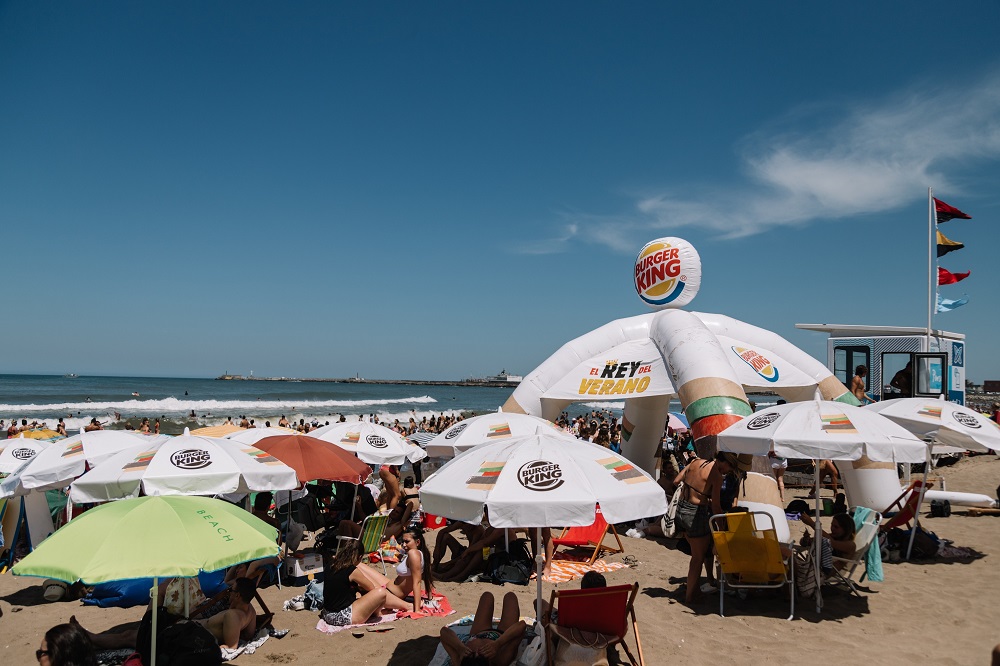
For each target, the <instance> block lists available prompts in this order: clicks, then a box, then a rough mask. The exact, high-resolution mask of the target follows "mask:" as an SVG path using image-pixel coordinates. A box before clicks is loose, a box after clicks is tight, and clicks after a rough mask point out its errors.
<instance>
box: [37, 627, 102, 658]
mask: <svg viewBox="0 0 1000 666" xmlns="http://www.w3.org/2000/svg"><path fill="white" fill-rule="evenodd" d="M35 659H37V660H38V664H39V666H97V655H96V653H95V652H94V646H93V645H92V644H91V642H90V641H89V640H88V639H87V634H86V632H84V631H83V630H82V629H81V628H80V625H78V624H73V623H68V624H57V625H56V626H54V627H52V628H51V629H49V630H48V631H46V632H45V637H44V638H42V644H41V645H39V646H38V649H37V650H35Z"/></svg>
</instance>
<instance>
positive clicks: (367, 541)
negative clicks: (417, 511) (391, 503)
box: [337, 513, 389, 574]
mask: <svg viewBox="0 0 1000 666" xmlns="http://www.w3.org/2000/svg"><path fill="white" fill-rule="evenodd" d="M388 526H389V514H387V513H386V514H381V515H379V514H373V515H371V516H368V517H367V518H365V519H364V520H363V521H362V522H361V535H360V536H358V537H349V536H338V537H337V550H340V546H342V545H344V544H345V543H346V542H348V541H360V542H361V555H362V557H364V556H365V555H368V554H370V553H376V552H378V550H379V547H380V546H381V545H382V540H383V539H384V538H385V528H386V527H388ZM378 561H379V562H381V563H382V573H383V574H386V573H387V570H386V568H385V561H384V560H383V559H382V556H381V555H379V558H378Z"/></svg>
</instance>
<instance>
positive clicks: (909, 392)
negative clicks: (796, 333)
mask: <svg viewBox="0 0 1000 666" xmlns="http://www.w3.org/2000/svg"><path fill="white" fill-rule="evenodd" d="M795 328H800V329H802V330H805V331H819V332H821V333H827V334H828V335H829V336H830V338H829V340H828V342H827V360H826V363H827V367H828V368H830V371H831V372H832V373H833V374H834V376H835V377H836V378H837V379H839V380H840V381H842V382H843V383H844V385H845V386H850V385H851V378H852V377H854V369H855V368H856V367H857V366H859V365H863V366H865V367H866V368H868V376H867V377H866V378H865V380H866V386H865V390H866V391H867V392H868V394H869V395H871V396H872V397H873V398H875V399H876V400H889V399H891V398H923V397H926V398H936V397H938V396H940V395H944V396H946V397H947V399H948V400H950V401H951V402H954V403H957V404H959V405H964V404H965V335H963V334H961V333H951V332H949V331H941V330H937V329H932V330H931V332H930V335H928V333H927V329H926V328H921V327H917V326H911V327H896V326H859V325H854V324H796V325H795Z"/></svg>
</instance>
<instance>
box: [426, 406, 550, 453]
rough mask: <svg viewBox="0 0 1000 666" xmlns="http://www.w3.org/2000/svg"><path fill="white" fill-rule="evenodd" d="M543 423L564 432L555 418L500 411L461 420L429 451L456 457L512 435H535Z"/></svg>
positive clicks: (441, 436)
mask: <svg viewBox="0 0 1000 666" xmlns="http://www.w3.org/2000/svg"><path fill="white" fill-rule="evenodd" d="M539 427H541V428H542V429H543V431H544V430H545V429H546V428H551V429H552V430H553V431H554V432H556V433H562V430H560V429H559V428H557V427H556V426H555V424H553V423H552V422H551V421H546V420H545V419H543V418H540V417H538V416H529V415H528V414H517V413H513V412H511V413H506V412H502V411H496V412H493V413H490V414H481V415H480V416H473V417H472V418H468V419H465V420H464V421H459V422H458V423H456V424H454V425H452V426H451V427H450V428H448V429H447V430H445V431H444V432H442V433H441V434H439V435H438V436H437V437H435V438H434V439H432V440H431V441H430V442H428V443H427V444H426V446H425V447H424V448H426V449H427V455H429V456H433V457H437V458H454V457H455V456H456V455H458V454H459V453H463V452H465V451H468V450H469V449H471V448H473V447H475V446H480V445H482V444H486V443H488V442H499V441H501V440H504V439H509V438H511V437H520V436H523V435H533V434H535V432H536V431H537V430H538V428H539Z"/></svg>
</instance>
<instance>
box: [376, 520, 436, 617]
mask: <svg viewBox="0 0 1000 666" xmlns="http://www.w3.org/2000/svg"><path fill="white" fill-rule="evenodd" d="M402 542H403V557H402V559H401V560H400V562H399V564H397V565H396V579H395V580H393V581H390V580H389V579H388V578H386V577H385V576H383V575H382V574H380V573H379V572H378V571H375V570H374V569H372V568H370V567H359V568H358V571H361V572H363V573H364V575H365V576H368V578H369V579H370V580H371V581H372V582H374V583H375V585H376V587H384V588H385V589H386V590H388V591H389V592H390V593H391V594H393V595H395V596H397V597H399V598H400V599H405V598H406V597H408V596H410V595H412V596H413V612H414V613H419V612H421V610H420V607H421V604H422V603H423V597H424V595H427V597H428V598H429V597H430V596H431V594H432V593H433V591H434V580H433V577H432V576H431V554H430V551H428V550H427V544H426V543H425V542H424V533H423V530H421V529H420V528H419V527H415V528H413V529H410V530H407V531H406V532H404V533H403V538H402Z"/></svg>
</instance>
